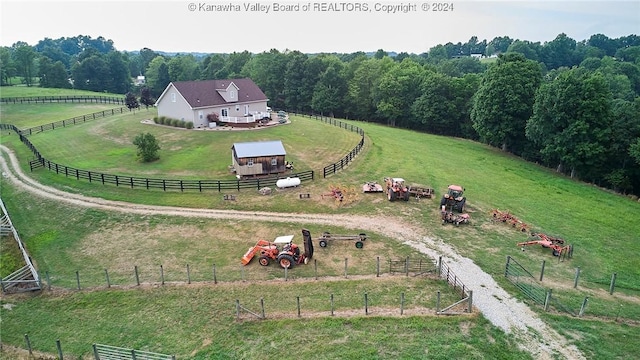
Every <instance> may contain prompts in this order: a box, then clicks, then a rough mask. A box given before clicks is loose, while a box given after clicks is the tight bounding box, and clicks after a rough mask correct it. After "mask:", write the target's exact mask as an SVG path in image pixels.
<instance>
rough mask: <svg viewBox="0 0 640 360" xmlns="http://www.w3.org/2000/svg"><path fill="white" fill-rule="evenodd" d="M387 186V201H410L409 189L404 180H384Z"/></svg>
mask: <svg viewBox="0 0 640 360" xmlns="http://www.w3.org/2000/svg"><path fill="white" fill-rule="evenodd" d="M384 182H385V183H386V184H387V199H389V201H395V200H404V201H409V188H407V186H406V185H405V184H404V179H403V178H384Z"/></svg>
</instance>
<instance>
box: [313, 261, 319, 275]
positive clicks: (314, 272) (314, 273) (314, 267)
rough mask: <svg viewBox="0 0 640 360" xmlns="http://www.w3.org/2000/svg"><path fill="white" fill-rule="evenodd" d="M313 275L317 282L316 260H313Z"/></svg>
mask: <svg viewBox="0 0 640 360" xmlns="http://www.w3.org/2000/svg"><path fill="white" fill-rule="evenodd" d="M313 275H314V276H315V278H316V280H318V260H316V259H313Z"/></svg>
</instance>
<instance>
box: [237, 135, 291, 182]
mask: <svg viewBox="0 0 640 360" xmlns="http://www.w3.org/2000/svg"><path fill="white" fill-rule="evenodd" d="M286 155H287V152H286V151H285V150H284V145H282V141H280V140H276V141H256V142H243V143H234V144H233V146H232V147H231V161H232V164H233V168H234V169H235V172H236V175H238V176H240V177H254V176H263V175H269V174H280V173H284V172H285V171H286V170H287V169H286V161H285V156H286Z"/></svg>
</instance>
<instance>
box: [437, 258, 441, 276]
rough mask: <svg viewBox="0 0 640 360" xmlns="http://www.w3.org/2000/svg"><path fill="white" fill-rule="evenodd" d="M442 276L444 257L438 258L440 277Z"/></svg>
mask: <svg viewBox="0 0 640 360" xmlns="http://www.w3.org/2000/svg"><path fill="white" fill-rule="evenodd" d="M441 275H442V255H441V256H438V276H441Z"/></svg>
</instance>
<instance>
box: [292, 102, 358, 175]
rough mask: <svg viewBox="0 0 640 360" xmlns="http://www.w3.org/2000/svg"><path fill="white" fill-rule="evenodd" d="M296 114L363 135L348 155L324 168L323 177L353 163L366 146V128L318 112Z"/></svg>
mask: <svg viewBox="0 0 640 360" xmlns="http://www.w3.org/2000/svg"><path fill="white" fill-rule="evenodd" d="M293 114H294V115H298V116H306V117H309V118H312V119H316V120H320V121H323V122H325V123H327V124H331V125H334V126H338V127H340V128H342V129H345V130H349V131H352V132H355V133H358V134H359V135H360V136H361V139H360V142H358V144H357V145H356V147H354V148H353V150H351V151H350V152H349V153H348V154H347V155H345V156H344V157H343V158H342V159H340V160H339V161H338V162H335V163H333V164H330V165H327V166H325V167H324V168H323V169H322V177H323V178H326V177H327V176H329V175H332V174H335V173H336V172H338V171H340V170H342V169H344V168H345V167H346V166H347V165H349V163H351V162H352V161H353V159H354V158H355V157H356V155H358V154H359V153H360V151H361V150H362V148H363V147H364V130H362V129H360V128H359V127H357V126H355V125H353V124H348V123H346V122H343V121H340V120H336V119H334V118H330V117H327V116H323V115H317V114H305V113H295V112H294V113H293Z"/></svg>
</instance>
